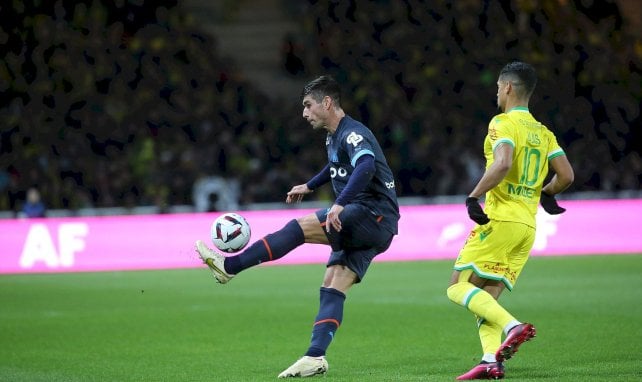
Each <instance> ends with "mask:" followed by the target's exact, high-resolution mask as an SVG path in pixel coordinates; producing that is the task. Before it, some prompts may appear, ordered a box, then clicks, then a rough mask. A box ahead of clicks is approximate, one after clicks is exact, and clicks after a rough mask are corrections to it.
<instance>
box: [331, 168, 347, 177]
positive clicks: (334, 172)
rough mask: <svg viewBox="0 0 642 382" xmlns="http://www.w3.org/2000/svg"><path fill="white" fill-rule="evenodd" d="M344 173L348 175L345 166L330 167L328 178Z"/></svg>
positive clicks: (341, 175) (340, 175) (343, 175)
mask: <svg viewBox="0 0 642 382" xmlns="http://www.w3.org/2000/svg"><path fill="white" fill-rule="evenodd" d="M346 175H348V171H347V170H346V169H345V168H343V167H339V168H334V167H330V178H332V179H334V178H336V177H337V176H339V177H340V178H343V177H345V176H346Z"/></svg>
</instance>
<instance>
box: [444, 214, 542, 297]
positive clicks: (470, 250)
mask: <svg viewBox="0 0 642 382" xmlns="http://www.w3.org/2000/svg"><path fill="white" fill-rule="evenodd" d="M534 242H535V228H533V227H530V226H528V225H526V224H522V223H514V222H505V221H497V220H491V221H490V223H488V224H485V225H476V226H475V228H473V230H472V231H471V232H470V235H468V239H466V243H465V244H464V247H463V248H462V249H461V251H460V252H459V256H458V257H457V260H456V261H455V266H454V269H455V270H456V271H463V270H466V269H471V270H472V271H473V272H475V273H476V274H477V276H479V277H482V278H485V279H491V280H498V281H502V282H503V283H504V284H505V285H506V288H507V289H508V290H512V289H513V285H515V281H517V277H519V274H520V273H521V272H522V269H523V268H524V264H526V261H527V260H528V255H529V254H530V251H531V248H532V247H533V243H534Z"/></svg>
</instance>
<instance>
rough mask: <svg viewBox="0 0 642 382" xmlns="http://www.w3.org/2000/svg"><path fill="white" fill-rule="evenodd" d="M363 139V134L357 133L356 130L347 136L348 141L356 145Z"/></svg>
mask: <svg viewBox="0 0 642 382" xmlns="http://www.w3.org/2000/svg"><path fill="white" fill-rule="evenodd" d="M362 141H363V136H362V135H359V134H357V133H355V132H354V131H353V132H351V133H350V134H349V135H348V137H347V138H346V142H347V143H349V144H351V145H352V146H354V147H357V145H358V144H359V143H361V142H362Z"/></svg>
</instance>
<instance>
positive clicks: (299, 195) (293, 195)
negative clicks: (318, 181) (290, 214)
mask: <svg viewBox="0 0 642 382" xmlns="http://www.w3.org/2000/svg"><path fill="white" fill-rule="evenodd" d="M311 192H312V190H311V189H309V188H308V185H307V184H299V185H298V186H294V187H292V189H291V190H290V191H289V192H288V193H287V196H286V197H285V202H286V203H301V200H303V195H305V194H309V193H311Z"/></svg>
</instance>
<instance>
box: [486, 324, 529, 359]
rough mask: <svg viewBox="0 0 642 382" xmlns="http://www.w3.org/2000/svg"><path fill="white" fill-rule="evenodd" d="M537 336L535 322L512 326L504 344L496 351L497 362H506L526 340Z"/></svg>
mask: <svg viewBox="0 0 642 382" xmlns="http://www.w3.org/2000/svg"><path fill="white" fill-rule="evenodd" d="M533 337H535V327H534V326H533V324H529V323H523V324H520V325H517V326H515V327H514V328H512V329H511V330H510V331H509V332H508V335H507V336H506V339H505V340H504V342H503V343H502V345H501V346H500V347H499V349H498V350H497V353H495V358H497V362H504V361H505V360H507V359H510V358H511V357H512V356H513V355H514V354H515V353H517V348H519V346H520V345H521V344H523V343H524V342H526V341H528V340H530V339H531V338H533Z"/></svg>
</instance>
